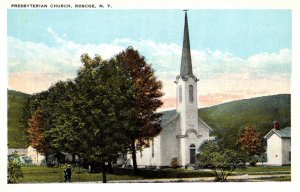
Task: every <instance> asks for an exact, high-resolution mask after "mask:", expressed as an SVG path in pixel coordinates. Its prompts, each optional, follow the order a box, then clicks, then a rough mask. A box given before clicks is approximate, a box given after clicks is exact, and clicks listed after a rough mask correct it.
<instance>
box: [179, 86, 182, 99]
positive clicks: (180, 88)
mask: <svg viewBox="0 0 300 192" xmlns="http://www.w3.org/2000/svg"><path fill="white" fill-rule="evenodd" d="M181 101H182V87H181V85H180V86H179V103H181Z"/></svg>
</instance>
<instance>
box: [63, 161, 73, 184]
mask: <svg viewBox="0 0 300 192" xmlns="http://www.w3.org/2000/svg"><path fill="white" fill-rule="evenodd" d="M64 174H65V182H71V177H72V169H71V165H68V167H67V168H66V169H65V170H64Z"/></svg>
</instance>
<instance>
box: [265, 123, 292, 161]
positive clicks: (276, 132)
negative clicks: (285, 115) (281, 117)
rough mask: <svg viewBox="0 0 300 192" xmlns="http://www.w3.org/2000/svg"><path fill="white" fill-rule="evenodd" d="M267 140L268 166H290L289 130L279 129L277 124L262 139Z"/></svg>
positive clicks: (288, 128) (287, 128)
mask: <svg viewBox="0 0 300 192" xmlns="http://www.w3.org/2000/svg"><path fill="white" fill-rule="evenodd" d="M264 138H265V139H266V140H267V158H268V165H278V166H281V165H290V164H291V128H290V127H286V128H284V129H280V126H279V124H278V123H274V128H273V129H272V130H271V131H270V132H269V133H267V134H266V136H265V137H264Z"/></svg>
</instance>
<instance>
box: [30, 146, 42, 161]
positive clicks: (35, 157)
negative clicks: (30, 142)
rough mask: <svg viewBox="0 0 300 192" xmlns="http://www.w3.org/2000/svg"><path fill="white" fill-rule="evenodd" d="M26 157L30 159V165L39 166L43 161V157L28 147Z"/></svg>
mask: <svg viewBox="0 0 300 192" xmlns="http://www.w3.org/2000/svg"><path fill="white" fill-rule="evenodd" d="M27 156H28V157H30V158H31V159H32V164H35V165H40V164H41V163H42V161H44V160H45V156H44V155H42V154H41V153H39V152H38V151H37V150H36V149H35V148H33V147H32V146H29V147H28V148H27Z"/></svg>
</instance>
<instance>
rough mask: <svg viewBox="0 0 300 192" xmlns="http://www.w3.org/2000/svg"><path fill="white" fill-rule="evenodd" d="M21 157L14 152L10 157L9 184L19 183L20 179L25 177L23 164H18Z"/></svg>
mask: <svg viewBox="0 0 300 192" xmlns="http://www.w3.org/2000/svg"><path fill="white" fill-rule="evenodd" d="M18 158H19V155H18V154H17V153H16V152H14V153H13V154H12V155H9V156H8V170H7V182H8V183H17V182H18V180H19V178H20V177H23V172H22V170H21V164H20V163H19V162H18Z"/></svg>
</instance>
